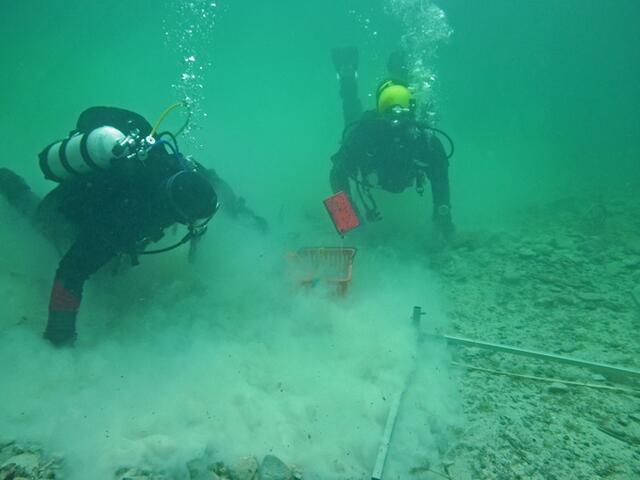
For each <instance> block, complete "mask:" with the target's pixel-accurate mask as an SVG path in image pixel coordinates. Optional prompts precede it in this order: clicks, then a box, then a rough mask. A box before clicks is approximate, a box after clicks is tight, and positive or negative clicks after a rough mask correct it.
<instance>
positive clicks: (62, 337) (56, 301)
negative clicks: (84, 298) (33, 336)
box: [43, 280, 80, 347]
mask: <svg viewBox="0 0 640 480" xmlns="http://www.w3.org/2000/svg"><path fill="white" fill-rule="evenodd" d="M79 308H80V298H79V296H78V295H76V294H74V293H73V292H71V291H70V290H68V289H66V288H65V287H64V286H63V285H62V283H61V282H60V281H59V280H56V281H55V283H54V284H53V289H52V290H51V299H50V301H49V319H48V320H47V328H46V329H45V331H44V334H43V337H44V338H46V339H47V340H49V341H50V342H51V343H52V344H53V345H54V346H55V347H71V346H73V344H74V342H75V340H76V336H77V334H76V318H77V316H78V309H79Z"/></svg>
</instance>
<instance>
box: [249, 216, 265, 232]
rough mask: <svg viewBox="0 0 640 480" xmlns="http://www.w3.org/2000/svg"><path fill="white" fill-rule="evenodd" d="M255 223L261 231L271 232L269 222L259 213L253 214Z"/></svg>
mask: <svg viewBox="0 0 640 480" xmlns="http://www.w3.org/2000/svg"><path fill="white" fill-rule="evenodd" d="M252 216H253V225H254V226H255V228H256V229H258V231H260V233H265V234H266V233H269V224H268V223H267V221H266V220H265V219H264V218H262V217H260V216H259V215H256V214H253V215H252Z"/></svg>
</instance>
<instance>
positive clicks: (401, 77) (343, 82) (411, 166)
mask: <svg viewBox="0 0 640 480" xmlns="http://www.w3.org/2000/svg"><path fill="white" fill-rule="evenodd" d="M332 53H333V62H334V66H335V68H336V72H337V75H338V81H339V84H340V95H341V97H342V107H343V114H344V120H345V129H344V132H343V138H342V145H341V146H340V149H339V150H338V152H337V153H336V154H335V155H333V157H332V159H331V160H332V162H333V167H332V169H331V173H330V182H331V188H332V190H333V191H334V193H336V192H339V191H344V192H346V193H347V194H349V195H350V196H353V195H352V186H353V187H354V189H355V191H356V193H357V198H356V200H359V202H357V203H359V205H360V206H361V207H362V208H363V209H364V216H365V218H366V220H367V221H370V222H373V221H377V220H380V219H381V216H380V213H379V211H378V208H377V205H376V202H375V199H374V197H373V194H372V190H374V189H382V190H385V191H388V192H392V193H400V192H402V191H404V190H405V189H407V188H409V187H411V186H414V187H415V189H416V191H417V192H418V194H420V195H422V194H423V192H424V185H425V183H426V179H428V180H429V181H430V183H431V193H432V200H433V214H432V219H433V222H434V223H435V225H436V227H437V229H438V231H439V232H440V233H441V234H442V235H443V236H444V237H445V238H449V237H450V236H451V235H452V233H453V231H454V225H453V222H452V220H451V202H450V194H449V173H448V169H449V161H448V159H449V157H450V156H451V154H452V153H453V143H452V142H451V141H450V139H449V137H448V136H446V134H444V132H442V131H440V130H438V129H436V128H433V127H431V126H430V125H428V124H426V123H425V122H424V121H422V120H420V119H419V118H418V117H417V115H416V102H415V100H414V97H413V94H412V93H411V90H410V89H409V87H408V78H407V77H408V74H407V69H406V63H405V62H404V59H403V58H402V55H401V54H397V53H396V54H392V56H391V57H390V59H389V64H388V69H389V72H390V75H392V76H393V78H391V79H388V80H385V81H384V82H382V83H381V84H380V86H379V87H378V89H377V92H376V108H375V109H373V110H370V111H366V112H362V107H361V103H360V100H359V98H358V90H357V66H358V55H357V50H355V48H353V47H349V48H341V49H334V50H333V52H332ZM437 134H441V135H444V136H445V137H446V138H447V139H448V140H449V141H450V144H451V151H450V152H449V154H447V153H446V152H445V149H444V147H443V145H442V142H441V141H440V139H439V138H438V135H437ZM352 200H353V199H352Z"/></svg>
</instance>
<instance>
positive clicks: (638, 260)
mask: <svg viewBox="0 0 640 480" xmlns="http://www.w3.org/2000/svg"><path fill="white" fill-rule="evenodd" d="M622 266H623V267H624V268H638V267H640V257H639V256H637V255H634V256H632V257H627V258H625V259H624V260H623V261H622Z"/></svg>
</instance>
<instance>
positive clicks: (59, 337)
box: [43, 311, 77, 347]
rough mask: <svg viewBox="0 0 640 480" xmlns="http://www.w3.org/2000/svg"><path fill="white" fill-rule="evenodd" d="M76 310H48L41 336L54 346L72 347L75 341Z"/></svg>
mask: <svg viewBox="0 0 640 480" xmlns="http://www.w3.org/2000/svg"><path fill="white" fill-rule="evenodd" d="M76 316H77V312H71V311H70V312H55V311H53V312H49V320H48V321H47V328H46V329H45V331H44V334H43V337H44V338H46V339H47V340H49V341H50V342H51V343H52V344H53V346H54V347H72V346H73V344H74V342H75V341H76V337H77V334H76Z"/></svg>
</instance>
